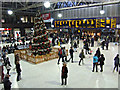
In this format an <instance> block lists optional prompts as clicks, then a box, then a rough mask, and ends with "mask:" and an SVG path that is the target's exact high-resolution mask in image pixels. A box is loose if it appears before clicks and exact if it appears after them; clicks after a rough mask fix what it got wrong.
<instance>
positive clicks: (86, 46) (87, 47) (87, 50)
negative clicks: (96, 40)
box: [85, 42, 89, 54]
mask: <svg viewBox="0 0 120 90" xmlns="http://www.w3.org/2000/svg"><path fill="white" fill-rule="evenodd" d="M85 50H86V54H89V46H88V43H87V42H86V43H85Z"/></svg>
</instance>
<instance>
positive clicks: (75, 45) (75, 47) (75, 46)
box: [74, 42, 77, 52]
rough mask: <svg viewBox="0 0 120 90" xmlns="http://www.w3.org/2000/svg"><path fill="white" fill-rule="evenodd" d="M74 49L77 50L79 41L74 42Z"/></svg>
mask: <svg viewBox="0 0 120 90" xmlns="http://www.w3.org/2000/svg"><path fill="white" fill-rule="evenodd" d="M74 49H75V50H74V51H75V52H77V43H76V42H75V43H74Z"/></svg>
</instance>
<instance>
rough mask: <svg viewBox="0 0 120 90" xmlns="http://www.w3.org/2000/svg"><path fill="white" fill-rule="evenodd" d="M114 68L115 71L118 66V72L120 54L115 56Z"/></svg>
mask: <svg viewBox="0 0 120 90" xmlns="http://www.w3.org/2000/svg"><path fill="white" fill-rule="evenodd" d="M114 65H115V66H114V69H113V72H114V71H115V68H116V71H117V72H118V66H119V54H117V56H116V57H115V58H114Z"/></svg>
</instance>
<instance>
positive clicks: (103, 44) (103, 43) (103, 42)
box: [102, 41, 105, 50]
mask: <svg viewBox="0 0 120 90" xmlns="http://www.w3.org/2000/svg"><path fill="white" fill-rule="evenodd" d="M104 46H105V41H102V49H103V50H104Z"/></svg>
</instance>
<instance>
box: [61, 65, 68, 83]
mask: <svg viewBox="0 0 120 90" xmlns="http://www.w3.org/2000/svg"><path fill="white" fill-rule="evenodd" d="M67 73H68V68H67V67H66V64H65V63H63V67H62V75H61V78H62V84H61V85H63V84H65V85H66V84H67ZM64 79H65V83H64V81H63V80H64Z"/></svg>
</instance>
